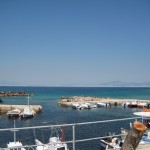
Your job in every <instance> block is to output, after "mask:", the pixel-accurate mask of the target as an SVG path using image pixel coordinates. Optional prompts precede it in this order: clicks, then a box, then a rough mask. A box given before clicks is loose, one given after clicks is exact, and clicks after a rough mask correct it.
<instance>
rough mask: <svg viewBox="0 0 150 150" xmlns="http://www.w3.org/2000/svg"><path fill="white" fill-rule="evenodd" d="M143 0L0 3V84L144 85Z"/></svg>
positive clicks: (147, 65) (148, 76)
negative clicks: (121, 83)
mask: <svg viewBox="0 0 150 150" xmlns="http://www.w3.org/2000/svg"><path fill="white" fill-rule="evenodd" d="M149 8H150V1H149V0H143V1H141V0H132V1H131V0H124V1H123V0H121V1H120V0H82V1H81V0H76V1H70V0H55V1H51V0H44V1H42V0H40V1H39V0H32V1H25V0H24V1H23V0H22V1H20V0H13V1H11V0H1V1H0V56H1V57H0V85H9V84H10V85H41V86H98V85H99V84H100V83H104V82H110V81H122V82H128V83H131V82H135V83H142V82H150V9H149Z"/></svg>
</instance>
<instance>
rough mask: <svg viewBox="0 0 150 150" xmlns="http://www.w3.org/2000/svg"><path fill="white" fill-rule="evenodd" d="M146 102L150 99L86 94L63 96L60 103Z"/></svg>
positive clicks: (67, 104) (64, 104)
mask: <svg viewBox="0 0 150 150" xmlns="http://www.w3.org/2000/svg"><path fill="white" fill-rule="evenodd" d="M133 101H134V102H145V103H150V100H139V99H119V98H109V97H108V98H99V97H84V96H72V97H61V99H60V101H59V102H58V104H59V105H60V106H63V107H71V106H72V104H73V103H80V104H82V103H90V104H96V103H97V102H103V103H111V105H112V106H114V105H115V104H116V103H117V105H118V106H121V105H122V104H123V103H124V102H133Z"/></svg>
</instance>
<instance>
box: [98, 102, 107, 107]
mask: <svg viewBox="0 0 150 150" xmlns="http://www.w3.org/2000/svg"><path fill="white" fill-rule="evenodd" d="M97 106H98V107H106V104H105V103H102V102H97Z"/></svg>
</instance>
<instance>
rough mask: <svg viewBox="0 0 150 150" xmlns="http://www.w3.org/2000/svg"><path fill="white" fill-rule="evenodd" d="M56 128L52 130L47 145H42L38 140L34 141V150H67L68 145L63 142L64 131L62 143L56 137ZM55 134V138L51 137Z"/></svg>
mask: <svg viewBox="0 0 150 150" xmlns="http://www.w3.org/2000/svg"><path fill="white" fill-rule="evenodd" d="M57 130H58V128H53V129H52V131H51V136H50V138H49V142H48V143H47V144H43V143H42V142H41V141H39V140H38V139H35V144H36V145H37V146H36V150H68V145H67V144H66V143H65V142H64V130H63V133H62V141H61V140H60V138H59V135H58V131H57ZM55 132H56V134H57V136H52V135H53V134H54V133H55Z"/></svg>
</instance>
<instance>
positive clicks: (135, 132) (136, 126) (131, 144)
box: [120, 121, 147, 150]
mask: <svg viewBox="0 0 150 150" xmlns="http://www.w3.org/2000/svg"><path fill="white" fill-rule="evenodd" d="M146 129H147V127H146V126H145V125H144V124H142V123H140V122H137V121H136V122H134V123H133V126H132V129H131V130H130V131H129V132H128V134H127V136H126V139H125V141H124V143H123V145H122V147H121V149H120V150H135V149H136V147H137V146H138V144H139V142H140V140H141V138H142V136H143V134H144V132H145V131H146Z"/></svg>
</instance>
